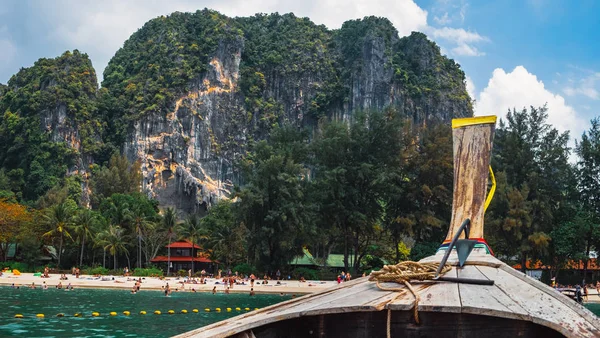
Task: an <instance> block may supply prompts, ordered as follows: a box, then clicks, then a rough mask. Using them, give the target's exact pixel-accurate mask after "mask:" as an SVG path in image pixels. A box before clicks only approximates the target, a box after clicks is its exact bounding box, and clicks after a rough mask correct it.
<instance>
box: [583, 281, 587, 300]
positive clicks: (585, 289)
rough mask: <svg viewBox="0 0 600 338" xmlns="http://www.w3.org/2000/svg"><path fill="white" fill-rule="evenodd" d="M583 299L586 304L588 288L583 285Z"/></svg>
mask: <svg viewBox="0 0 600 338" xmlns="http://www.w3.org/2000/svg"><path fill="white" fill-rule="evenodd" d="M583 299H584V300H585V301H586V302H587V301H588V287H587V284H584V285H583Z"/></svg>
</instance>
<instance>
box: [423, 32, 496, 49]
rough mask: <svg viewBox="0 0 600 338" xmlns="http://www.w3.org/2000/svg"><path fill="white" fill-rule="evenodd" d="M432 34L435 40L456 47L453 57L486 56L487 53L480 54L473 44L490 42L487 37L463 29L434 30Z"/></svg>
mask: <svg viewBox="0 0 600 338" xmlns="http://www.w3.org/2000/svg"><path fill="white" fill-rule="evenodd" d="M431 34H432V36H433V38H434V39H438V40H443V41H446V42H448V43H450V44H452V45H454V46H455V47H454V48H452V49H451V51H452V54H453V55H457V56H481V55H485V53H483V52H480V51H479V50H478V49H477V47H475V46H474V45H473V44H475V43H480V42H488V41H489V39H488V38H487V37H485V36H482V35H479V34H478V33H476V32H470V31H467V30H465V29H463V28H450V27H443V28H432V29H431Z"/></svg>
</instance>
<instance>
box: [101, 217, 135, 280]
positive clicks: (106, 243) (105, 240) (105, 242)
mask: <svg viewBox="0 0 600 338" xmlns="http://www.w3.org/2000/svg"><path fill="white" fill-rule="evenodd" d="M125 237H126V236H125V229H123V228H122V227H120V226H118V225H114V224H110V225H109V226H108V228H107V229H105V230H104V231H102V232H101V233H100V234H98V239H99V241H98V243H99V244H100V245H101V246H102V248H103V249H104V251H108V252H109V253H110V254H111V255H112V256H113V269H117V255H119V254H120V253H128V250H127V246H126V245H127V240H126V238H125Z"/></svg>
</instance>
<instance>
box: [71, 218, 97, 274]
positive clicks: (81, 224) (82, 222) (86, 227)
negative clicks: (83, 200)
mask: <svg viewBox="0 0 600 338" xmlns="http://www.w3.org/2000/svg"><path fill="white" fill-rule="evenodd" d="M96 223H97V218H96V214H94V213H93V212H92V211H91V210H89V209H81V210H80V211H79V213H78V214H77V217H76V218H75V225H74V226H73V231H74V232H75V233H76V234H77V237H78V238H79V240H80V241H81V256H80V257H79V266H82V265H83V252H84V250H85V240H86V238H88V237H91V236H92V229H93V228H94V226H95V225H96Z"/></svg>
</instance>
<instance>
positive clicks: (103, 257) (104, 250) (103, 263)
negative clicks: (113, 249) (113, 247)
mask: <svg viewBox="0 0 600 338" xmlns="http://www.w3.org/2000/svg"><path fill="white" fill-rule="evenodd" d="M103 253H104V254H103V256H102V268H104V269H106V249H103Z"/></svg>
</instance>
